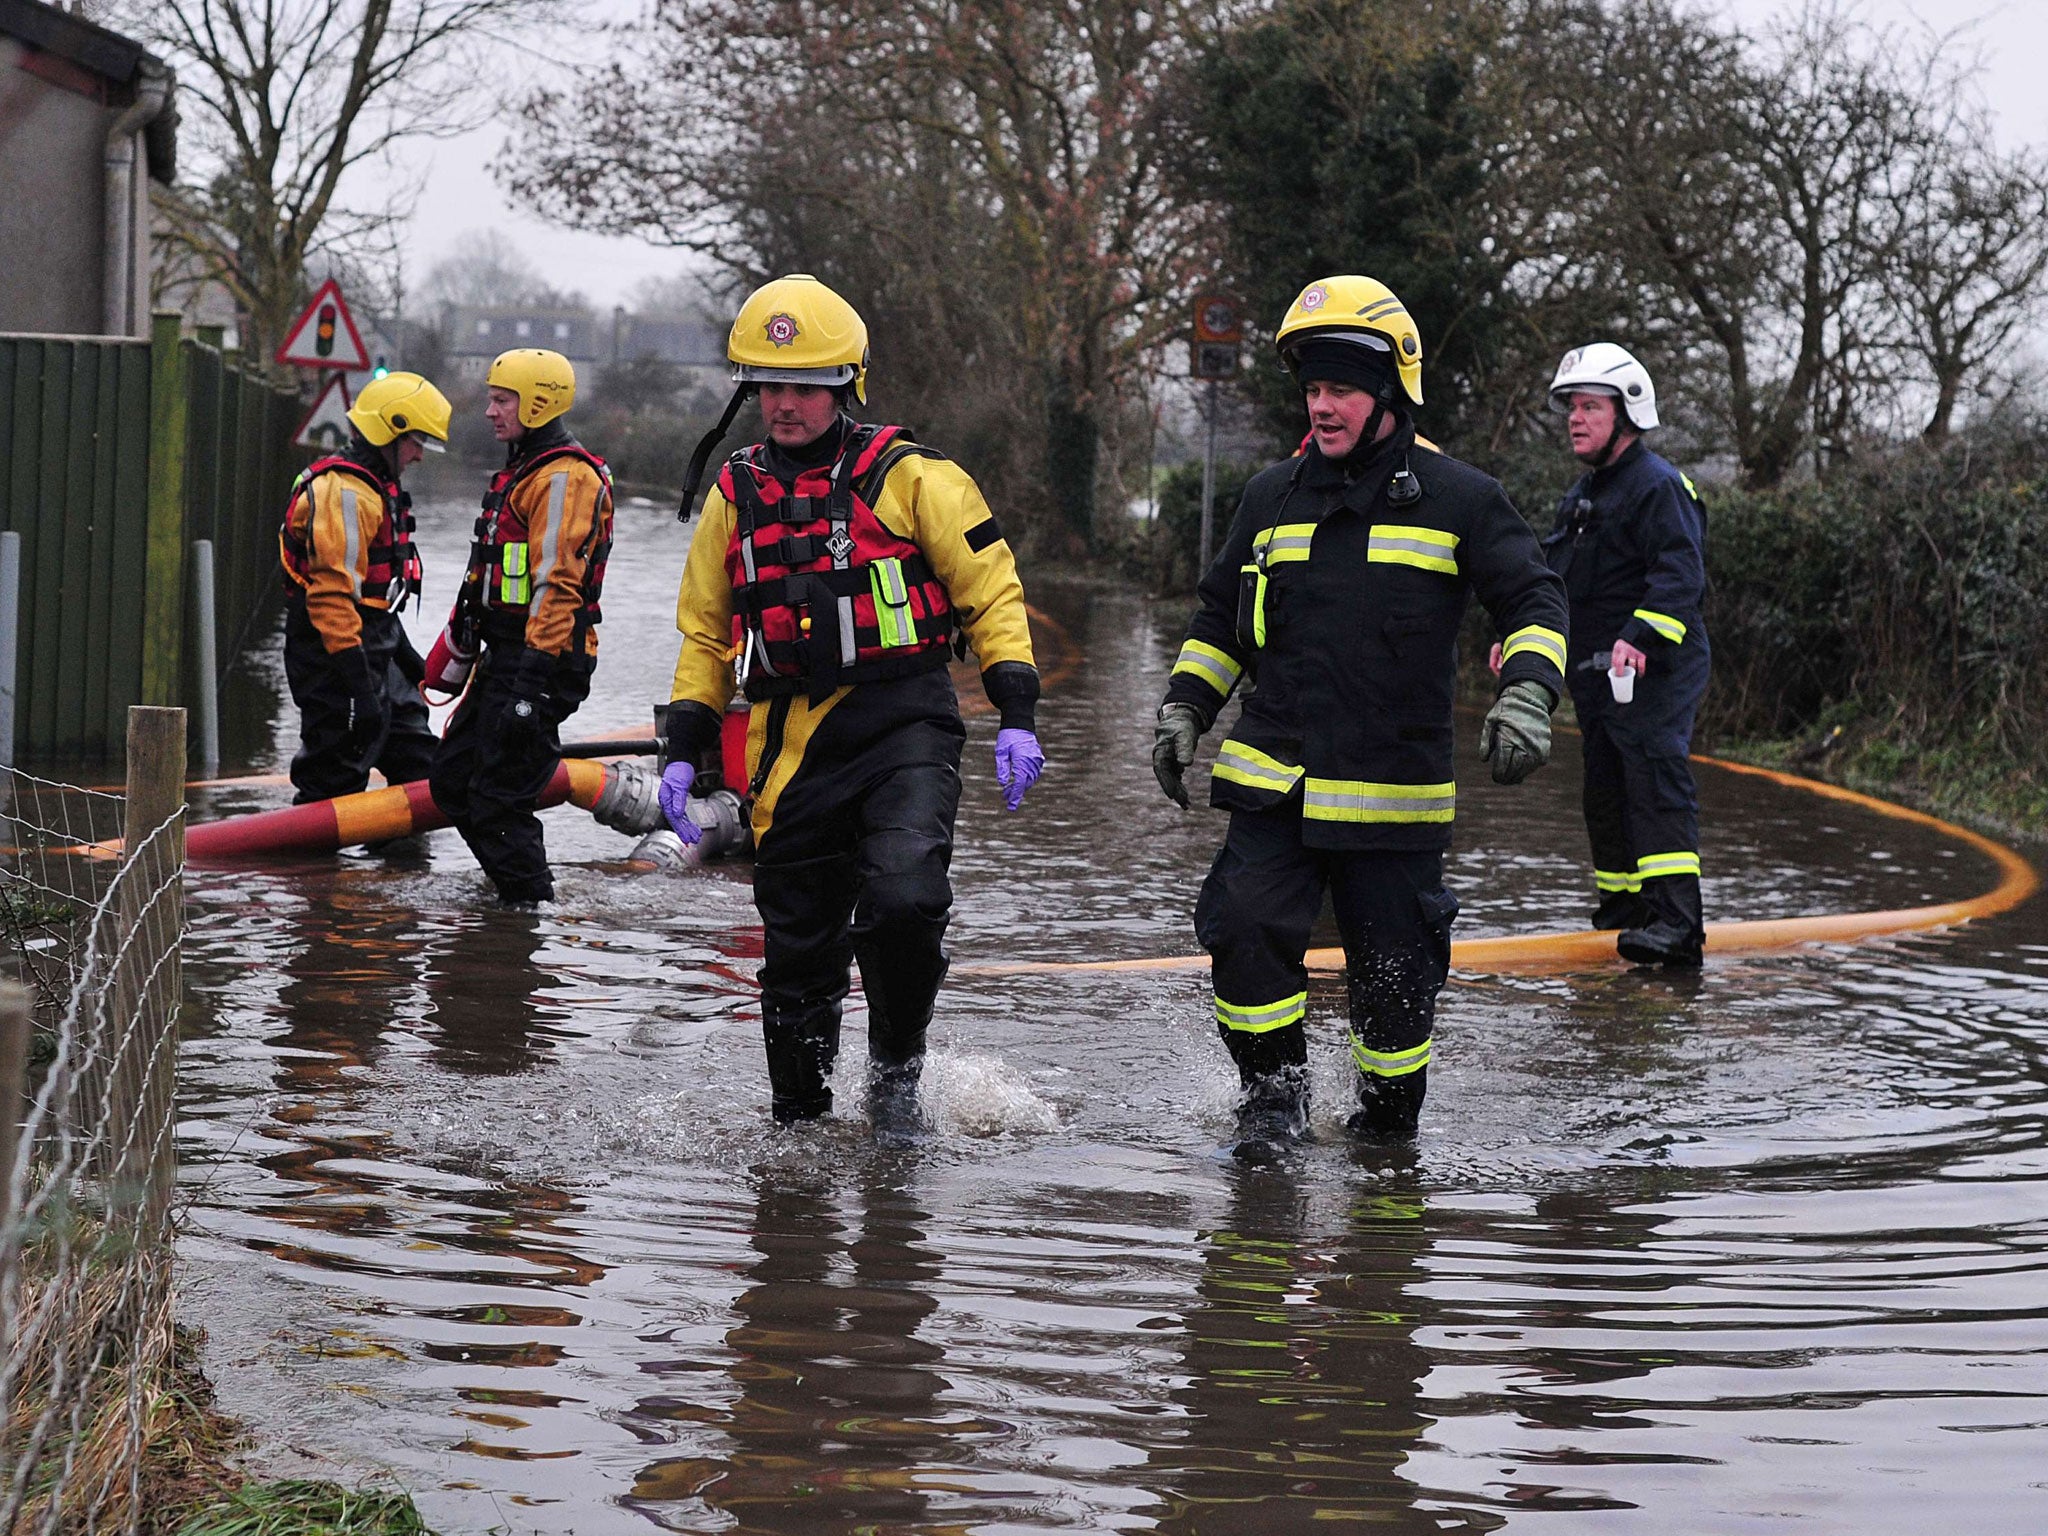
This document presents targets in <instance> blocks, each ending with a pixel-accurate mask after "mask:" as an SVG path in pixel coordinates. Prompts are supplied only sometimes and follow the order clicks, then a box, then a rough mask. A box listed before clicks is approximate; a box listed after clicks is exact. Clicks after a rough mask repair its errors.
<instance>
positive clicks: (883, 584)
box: [868, 558, 917, 649]
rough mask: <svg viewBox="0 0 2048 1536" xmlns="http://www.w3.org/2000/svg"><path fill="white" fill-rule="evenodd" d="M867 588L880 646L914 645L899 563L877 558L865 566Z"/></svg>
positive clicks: (913, 623)
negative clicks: (872, 605)
mask: <svg viewBox="0 0 2048 1536" xmlns="http://www.w3.org/2000/svg"><path fill="white" fill-rule="evenodd" d="M868 588H869V591H870V593H871V594H872V595H873V597H874V600H875V628H876V630H877V631H878V632H879V634H880V639H881V643H882V645H883V647H884V648H885V649H886V648H887V647H889V646H892V645H914V644H916V642H917V621H916V618H915V617H914V616H913V615H912V613H911V611H910V587H909V585H908V583H906V582H905V581H904V579H903V562H902V561H901V560H898V559H893V558H891V559H883V560H877V561H876V562H875V563H874V564H873V565H871V566H870V567H868Z"/></svg>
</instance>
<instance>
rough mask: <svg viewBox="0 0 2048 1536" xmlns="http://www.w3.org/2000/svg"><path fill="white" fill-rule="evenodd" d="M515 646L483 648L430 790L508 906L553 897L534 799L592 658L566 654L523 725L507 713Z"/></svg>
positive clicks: (586, 692)
mask: <svg viewBox="0 0 2048 1536" xmlns="http://www.w3.org/2000/svg"><path fill="white" fill-rule="evenodd" d="M518 660H519V650H518V648H517V647H508V646H499V645H492V644H488V643H487V644H486V645H485V646H484V653H483V657H482V659H481V660H480V661H479V662H478V663H477V669H476V677H475V679H474V680H473V681H472V682H471V683H470V685H469V691H468V692H467V693H465V694H464V695H463V696H462V702H461V703H460V704H458V705H456V706H455V713H454V715H452V716H451V717H450V718H449V721H448V731H447V734H446V735H445V736H443V737H442V738H441V750H440V751H439V752H438V753H437V754H436V755H435V757H434V770H433V772H432V774H431V775H429V779H428V787H429V788H430V789H432V791H433V793H434V804H436V805H437V806H439V807H440V808H441V812H442V814H443V815H445V816H446V817H447V818H448V819H449V820H450V821H452V822H454V823H455V827H456V830H457V831H459V832H460V833H461V834H462V840H463V841H464V842H465V843H467V844H469V851H470V852H471V853H473V854H475V855H476V861H477V863H478V864H480V865H482V866H483V871H484V873H485V874H487V875H489V876H490V877H491V883H492V884H493V885H495V886H496V887H497V888H498V897H499V899H500V900H502V901H507V902H522V903H523V902H530V901H553V900H554V898H555V877H554V875H553V873H552V872H551V871H550V870H549V869H548V850H547V841H546V839H545V838H544V837H543V835H542V833H541V827H540V817H539V816H537V815H536V814H535V813H534V802H535V801H536V800H538V799H539V798H540V792H541V791H542V790H544V789H546V788H547V787H548V781H549V780H550V779H552V778H553V777H554V776H555V769H556V767H557V766H558V765H559V764H560V763H561V760H562V738H561V736H560V734H559V732H560V729H561V724H562V722H563V721H564V720H566V719H568V718H569V717H570V716H571V715H573V714H575V713H576V710H577V708H578V707H579V706H580V705H581V704H582V703H583V701H584V700H585V699H586V698H588V697H589V696H590V674H591V671H592V669H593V668H592V662H591V661H590V659H589V658H587V657H584V656H575V655H571V656H564V657H562V658H561V659H560V660H559V661H558V662H557V663H556V664H555V670H554V675H553V677H552V678H551V679H550V681H549V683H548V687H547V691H546V693H545V695H544V696H543V697H542V699H541V701H540V706H539V708H538V709H536V710H535V711H534V714H533V717H532V719H531V720H530V721H528V722H521V721H519V720H518V719H516V718H515V717H514V716H513V715H512V669H513V667H514V665H515V664H516V663H517V662H518Z"/></svg>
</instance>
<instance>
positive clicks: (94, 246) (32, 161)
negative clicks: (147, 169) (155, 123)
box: [0, 38, 147, 336]
mask: <svg viewBox="0 0 2048 1536" xmlns="http://www.w3.org/2000/svg"><path fill="white" fill-rule="evenodd" d="M96 84H97V82H96V81H95V80H94V77H93V76H91V75H90V74H88V73H87V72H85V71H84V70H80V69H78V68H77V67H76V66H74V65H69V64H67V63H65V62H64V61H63V60H59V59H55V58H53V57H52V56H50V55H48V54H43V53H38V52H35V51H33V50H29V49H25V48H24V47H22V45H20V44H19V43H16V42H15V41H14V40H13V39H11V38H0V208H4V209H5V210H6V211H7V215H6V217H5V218H0V331H27V332H45V333H49V334H54V335H71V336H92V335H97V334H99V332H100V329H101V327H102V324H103V321H104V315H105V309H104V305H103V304H102V301H101V294H100V287H101V282H102V273H103V272H104V271H105V266H106V263H105V259H104V256H103V254H102V251H101V246H102V243H103V241H104V235H105V220H106V208H105V203H104V201H103V196H102V189H103V186H104V183H105V180H106V167H105V154H106V130H107V124H108V121H109V109H108V108H106V107H104V106H102V105H101V104H100V102H99V101H98V100H96V99H94V98H93V97H92V96H90V95H88V94H85V90H86V89H89V88H95V87H96ZM143 307H144V308H147V306H146V305H144V306H143Z"/></svg>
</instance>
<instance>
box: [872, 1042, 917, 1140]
mask: <svg viewBox="0 0 2048 1536" xmlns="http://www.w3.org/2000/svg"><path fill="white" fill-rule="evenodd" d="M923 1075H924V1056H923V1055H922V1054H919V1055H916V1056H913V1057H911V1058H910V1059H909V1060H907V1061H874V1060H871V1061H870V1062H869V1063H868V1120H869V1122H870V1123H871V1124H872V1125H873V1126H874V1128H875V1145H876V1146H878V1147H888V1148H891V1149H893V1150H896V1151H901V1150H903V1149H905V1148H909V1147H916V1146H922V1145H923V1144H924V1143H925V1142H927V1141H930V1140H931V1137H932V1127H931V1122H930V1120H928V1119H927V1118H926V1117H925V1112H924V1104H923V1102H922V1101H921V1100H920V1099H919V1097H918V1092H917V1084H918V1079H919V1078H921V1077H922V1076H923Z"/></svg>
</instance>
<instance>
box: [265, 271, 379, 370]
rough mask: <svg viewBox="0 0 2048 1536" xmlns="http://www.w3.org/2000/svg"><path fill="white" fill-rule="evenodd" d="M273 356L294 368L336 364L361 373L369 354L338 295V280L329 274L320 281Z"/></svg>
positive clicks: (339, 285) (327, 366)
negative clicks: (302, 312) (314, 292)
mask: <svg viewBox="0 0 2048 1536" xmlns="http://www.w3.org/2000/svg"><path fill="white" fill-rule="evenodd" d="M277 360H278V361H279V362H280V363H285V364H288V365H290V366H292V367H296V368H336V369H341V370H344V371H346V372H348V373H361V372H362V371H363V370H364V369H365V368H368V367H369V366H370V354H369V352H368V350H367V349H365V348H364V346H363V338H362V333H361V332H359V331H358V330H357V329H356V322H355V316H353V315H351V314H350V313H349V312H348V304H347V301H345V300H344V299H343V298H342V296H341V284H339V283H337V282H336V281H335V280H334V279H333V278H331V277H330V278H329V279H327V281H326V282H324V283H322V284H321V285H320V291H319V292H318V293H316V294H314V295H313V302H312V303H310V304H308V305H307V306H306V311H305V313H304V314H302V315H300V316H299V318H298V319H297V320H296V321H295V322H293V325H292V328H291V330H289V331H288V332H286V333H285V338H284V344H283V345H282V346H280V347H279V348H278V349H277Z"/></svg>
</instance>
